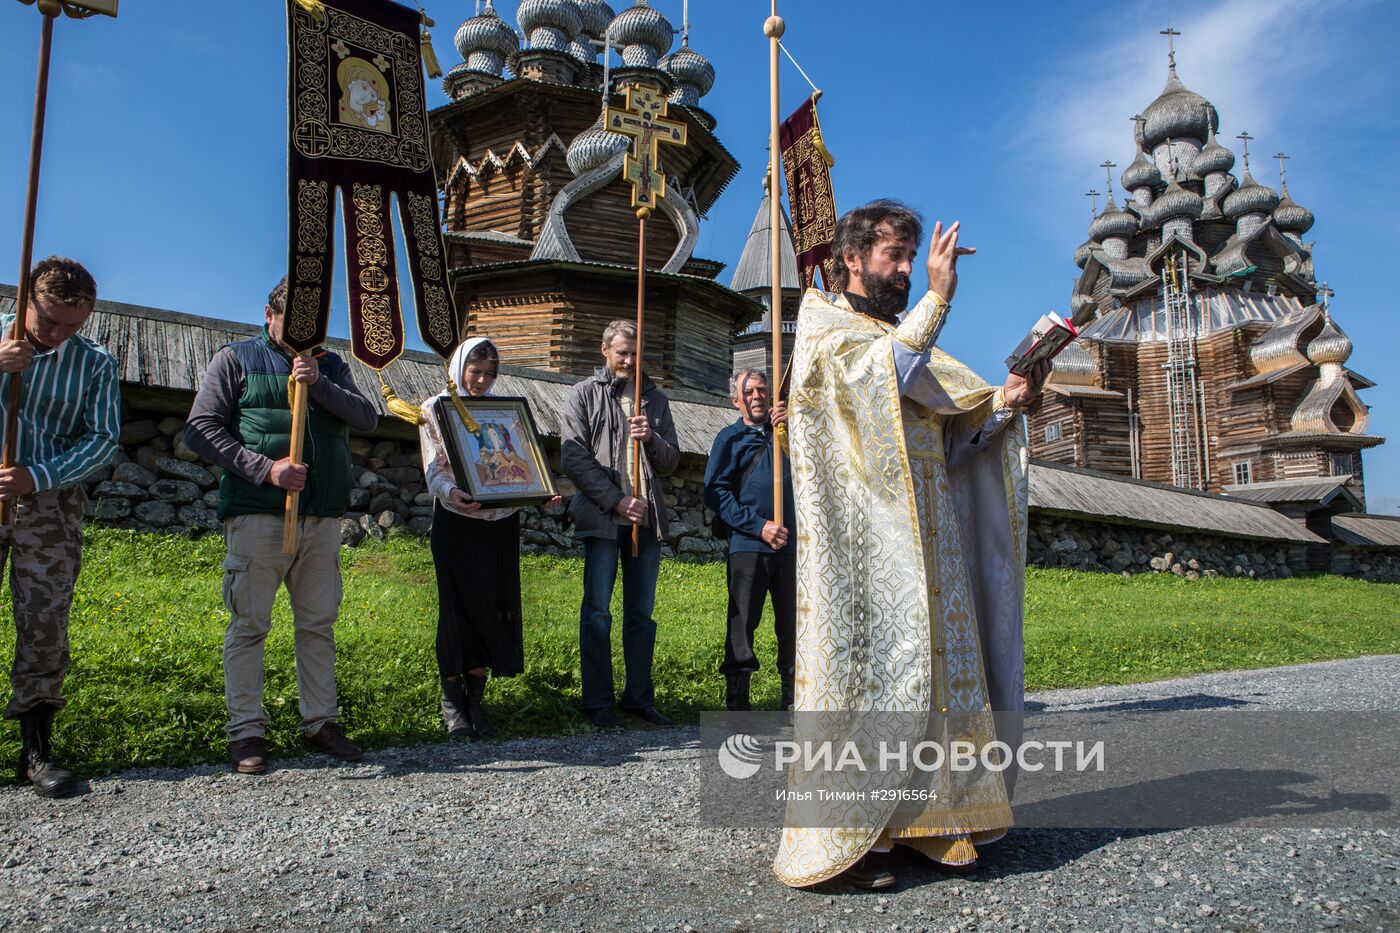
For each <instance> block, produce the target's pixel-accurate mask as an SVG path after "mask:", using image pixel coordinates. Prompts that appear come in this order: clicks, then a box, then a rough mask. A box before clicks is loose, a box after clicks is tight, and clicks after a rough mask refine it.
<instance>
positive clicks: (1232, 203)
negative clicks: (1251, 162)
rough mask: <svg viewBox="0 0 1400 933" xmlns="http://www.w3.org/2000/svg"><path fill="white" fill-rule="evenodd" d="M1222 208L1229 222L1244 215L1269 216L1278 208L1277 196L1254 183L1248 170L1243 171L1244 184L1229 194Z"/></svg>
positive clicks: (1271, 190)
mask: <svg viewBox="0 0 1400 933" xmlns="http://www.w3.org/2000/svg"><path fill="white" fill-rule="evenodd" d="M1224 207H1225V216H1226V217H1228V218H1230V219H1231V220H1239V219H1240V218H1241V217H1243V216H1244V215H1246V214H1255V213H1262V214H1271V213H1273V210H1274V208H1276V207H1278V195H1277V194H1274V189H1272V188H1266V187H1265V186H1263V185H1261V184H1259V182H1257V181H1255V180H1254V176H1253V175H1251V174H1250V173H1249V169H1245V172H1244V183H1243V184H1241V185H1240V187H1239V190H1237V191H1232V192H1230V194H1229V196H1228V197H1226V198H1225V204H1224Z"/></svg>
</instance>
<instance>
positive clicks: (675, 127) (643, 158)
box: [604, 85, 686, 210]
mask: <svg viewBox="0 0 1400 933" xmlns="http://www.w3.org/2000/svg"><path fill="white" fill-rule="evenodd" d="M604 120H605V122H606V123H607V126H608V129H610V130H612V131H613V132H614V133H621V134H622V135H623V136H626V137H628V138H629V139H631V140H632V151H631V152H629V153H628V154H627V158H626V159H624V160H623V163H622V177H623V178H624V179H625V180H626V181H628V182H630V183H631V185H632V206H633V207H635V208H638V209H640V208H646V209H648V210H652V209H654V208H655V207H656V200H657V198H661V197H665V195H666V175H665V173H664V172H662V171H661V168H660V162H659V159H658V156H657V146H658V145H659V144H660V143H667V144H669V145H672V146H684V145H685V131H686V126H685V124H684V123H682V122H680V121H678V120H671V119H668V118H667V116H666V98H664V97H662V96H661V95H660V94H658V93H656V91H654V90H652V89H651V88H649V87H639V86H635V85H634V86H632V87H629V88H628V89H627V106H626V107H625V108H624V109H622V110H619V109H617V108H616V107H609V108H607V112H606V116H605V117H604Z"/></svg>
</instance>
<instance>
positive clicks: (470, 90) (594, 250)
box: [430, 0, 763, 394]
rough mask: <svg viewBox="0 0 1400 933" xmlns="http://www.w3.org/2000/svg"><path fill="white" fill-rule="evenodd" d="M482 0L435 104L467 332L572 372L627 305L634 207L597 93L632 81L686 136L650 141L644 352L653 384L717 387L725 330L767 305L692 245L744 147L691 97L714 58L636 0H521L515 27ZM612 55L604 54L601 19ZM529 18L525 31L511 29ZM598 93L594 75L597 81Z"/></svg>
mask: <svg viewBox="0 0 1400 933" xmlns="http://www.w3.org/2000/svg"><path fill="white" fill-rule="evenodd" d="M496 6H497V4H496V3H493V2H491V0H487V2H485V3H484V4H480V5H479V10H478V12H477V14H476V15H474V16H472V17H471V18H470V19H468V20H466V21H465V22H464V23H462V24H461V27H460V28H459V29H458V30H457V33H456V36H455V44H456V46H457V50H458V52H460V53H461V56H462V61H461V63H460V64H458V65H456V66H455V67H453V68H452V69H451V70H450V71H449V72H448V73H447V75H446V76H445V77H444V79H443V87H444V89H445V90H446V92H447V94H448V96H449V97H450V98H451V99H452V102H451V103H449V104H447V105H445V106H442V107H439V108H437V109H436V110H434V111H433V112H432V113H431V115H430V120H431V129H432V147H433V152H432V156H433V161H434V165H435V168H436V171H437V177H438V182H439V185H440V187H441V188H442V201H443V216H444V223H445V226H446V236H445V239H446V245H447V253H448V265H449V268H450V273H449V279H450V284H451V288H452V292H453V296H454V298H455V300H456V305H457V309H458V314H459V315H460V316H461V318H462V323H463V327H462V328H461V331H462V333H463V334H464V335H468V336H469V335H475V334H489V335H490V336H491V338H492V339H493V340H494V341H495V343H496V345H497V346H498V347H499V348H500V351H501V354H502V360H503V362H505V363H507V364H511V365H516V366H524V367H529V368H532V369H538V370H546V371H551V372H557V373H565V374H570V375H575V376H579V377H582V376H584V375H587V374H588V373H591V372H592V371H593V370H594V368H595V367H597V366H598V365H599V362H600V358H599V353H598V348H599V344H600V342H601V337H602V332H603V328H604V327H605V326H606V324H607V323H608V322H609V321H611V320H613V319H615V318H632V317H635V314H636V303H637V265H638V258H639V249H638V235H637V234H638V221H637V218H636V215H635V212H634V209H633V207H632V205H631V188H630V186H629V185H628V183H627V182H625V181H623V180H622V166H623V161H624V158H625V156H626V154H627V152H628V150H629V147H630V145H631V140H630V139H629V138H628V136H626V135H622V134H621V133H619V132H615V131H613V129H611V128H609V127H607V126H605V125H604V118H603V117H604V107H605V105H606V106H607V107H609V108H612V109H614V110H622V109H623V108H625V107H627V106H628V102H629V95H628V92H629V91H631V92H632V95H631V96H632V97H640V96H642V93H641V92H644V91H645V92H649V93H650V94H652V95H657V96H659V97H660V98H662V99H663V100H664V101H665V105H666V106H665V110H666V113H665V114H664V116H662V117H660V118H658V120H659V121H660V122H664V123H665V125H667V126H671V127H674V130H673V134H674V136H675V137H676V138H677V139H679V138H682V137H683V139H684V143H683V144H669V145H662V146H656V147H655V149H656V151H657V157H658V159H659V163H658V165H659V168H660V169H661V170H662V171H663V172H664V173H665V176H666V189H665V190H666V193H665V196H664V197H661V198H659V199H657V209H656V210H654V211H653V212H652V214H651V216H650V219H649V220H648V222H647V225H646V227H647V244H646V254H645V262H646V269H647V275H646V282H647V301H646V332H645V350H646V359H645V368H646V371H647V372H648V374H649V375H651V376H652V377H653V378H654V379H655V380H656V381H657V382H658V383H659V384H661V385H663V386H666V387H682V388H689V389H695V390H699V391H703V392H710V393H723V394H727V392H728V384H727V380H728V375H729V372H730V369H731V366H732V356H731V354H732V344H733V339H734V336H735V334H736V333H738V332H740V331H742V330H743V329H745V328H746V327H748V326H749V325H750V324H751V323H752V322H754V321H756V320H758V319H759V317H760V315H761V314H762V311H763V308H762V306H761V305H760V304H759V303H758V302H756V301H755V300H753V299H752V298H750V297H746V296H744V295H741V294H739V293H738V292H736V291H734V290H732V289H730V288H728V287H727V286H725V285H723V284H721V283H720V282H719V281H717V278H716V277H717V276H718V275H719V273H720V272H721V271H722V269H723V264H722V263H718V262H714V261H711V260H707V259H703V258H701V257H699V256H696V255H695V247H696V243H697V242H698V239H699V233H700V223H701V222H702V220H703V218H704V216H705V212H706V211H708V210H709V209H710V207H711V206H712V205H714V203H715V201H716V200H717V199H718V198H719V196H720V194H721V193H722V192H723V191H724V190H725V187H726V186H727V185H728V184H729V182H730V181H731V180H732V179H733V178H734V176H735V174H736V173H737V172H738V169H739V164H738V162H737V161H736V160H735V158H734V157H733V156H732V155H731V154H730V153H729V151H728V150H726V149H725V147H724V146H723V145H722V144H721V142H720V141H719V138H718V137H717V136H716V135H715V133H714V129H715V122H716V121H715V118H714V117H713V116H712V115H711V114H709V113H707V112H706V111H705V110H704V109H703V107H702V106H701V98H703V97H704V95H705V94H706V93H707V92H708V91H709V90H710V87H711V86H712V85H713V83H714V80H715V71H714V68H713V67H712V66H711V65H710V63H709V62H708V61H707V60H706V59H705V58H704V57H703V56H702V55H700V54H699V53H698V52H696V51H695V50H693V49H692V48H691V47H690V41H689V29H688V25H687V27H686V28H685V29H683V30H682V31H681V33H680V45H679V47H678V48H674V49H673V45H675V41H676V30H675V29H674V28H673V27H672V25H671V23H670V22H669V21H668V20H667V19H666V17H665V16H664V15H662V14H661V13H660V12H659V11H658V10H656V9H654V8H653V7H652V6H650V4H649V3H648V2H647V0H636V2H634V3H633V4H632V5H631V6H629V7H627V8H626V9H624V10H622V11H621V12H620V13H614V11H613V9H612V8H611V7H610V6H609V5H608V4H607V3H605V2H603V0H522V2H521V3H520V4H519V6H518V9H517V10H516V22H517V24H518V25H519V28H520V33H519V34H517V32H516V30H515V29H513V28H512V27H511V25H510V24H509V23H508V22H506V21H505V20H504V19H503V18H502V16H501V14H500V12H499V11H498V10H497V9H496ZM605 35H606V36H607V38H608V40H609V41H610V42H611V45H612V48H613V49H614V50H615V51H617V52H618V53H619V54H620V56H621V59H622V63H621V65H614V66H611V67H610V66H609V64H608V57H607V56H603V57H602V63H600V61H599V58H600V52H602V51H603V47H604V37H605ZM522 36H523V41H522ZM605 87H606V88H607V89H608V93H607V94H606V95H605V94H604V93H603V89H604V88H605Z"/></svg>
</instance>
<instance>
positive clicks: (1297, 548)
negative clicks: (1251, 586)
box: [1026, 512, 1305, 580]
mask: <svg viewBox="0 0 1400 933" xmlns="http://www.w3.org/2000/svg"><path fill="white" fill-rule="evenodd" d="M1026 551H1027V560H1028V561H1029V563H1031V564H1035V565H1036V566H1039V567H1067V568H1070V569H1073V570H1097V571H1101V572H1104V573H1121V574H1124V575H1131V574H1136V573H1171V574H1175V575H1176V576H1179V577H1185V578H1187V579H1189V580H1196V579H1199V578H1201V577H1250V578H1258V579H1271V578H1277V577H1291V576H1292V575H1293V571H1294V569H1298V568H1301V567H1302V566H1303V561H1304V557H1305V555H1304V552H1303V546H1302V545H1290V544H1287V543H1285V542H1275V541H1258V540H1249V539H1243V538H1225V537H1219V536H1216V535H1208V534H1193V533H1189V532H1182V531H1177V532H1171V533H1168V532H1165V531H1158V530H1156V529H1152V528H1141V527H1138V526H1135V525H1114V524H1109V523H1107V522H1086V521H1080V520H1079V519H1073V518H1065V517H1059V516H1054V515H1046V514H1039V513H1036V512H1032V513H1031V520H1030V534H1029V536H1028V538H1027V541H1026Z"/></svg>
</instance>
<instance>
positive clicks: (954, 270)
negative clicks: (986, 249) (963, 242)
mask: <svg viewBox="0 0 1400 933" xmlns="http://www.w3.org/2000/svg"><path fill="white" fill-rule="evenodd" d="M961 225H962V221H960V220H956V221H954V222H953V225H952V226H951V227H949V228H948V229H947V230H944V229H943V221H941V220H940V221H937V222H935V223H934V225H933V236H931V237H930V238H929V244H928V287H929V290H930V291H933V292H935V293H937V295H938V297H940V298H942V299H943V300H944V301H946V302H947V303H948V304H952V303H953V293H954V292H956V291H957V290H958V259H959V258H960V257H962V256H971V255H972V254H973V253H975V252H977V247H975V246H959V245H958V228H959V227H960V226H961Z"/></svg>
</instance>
